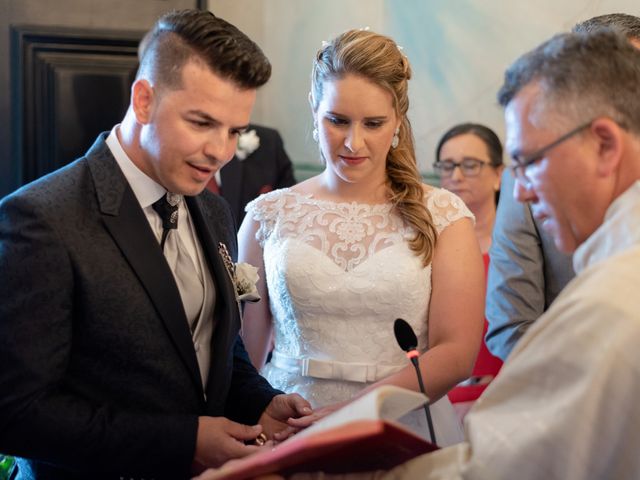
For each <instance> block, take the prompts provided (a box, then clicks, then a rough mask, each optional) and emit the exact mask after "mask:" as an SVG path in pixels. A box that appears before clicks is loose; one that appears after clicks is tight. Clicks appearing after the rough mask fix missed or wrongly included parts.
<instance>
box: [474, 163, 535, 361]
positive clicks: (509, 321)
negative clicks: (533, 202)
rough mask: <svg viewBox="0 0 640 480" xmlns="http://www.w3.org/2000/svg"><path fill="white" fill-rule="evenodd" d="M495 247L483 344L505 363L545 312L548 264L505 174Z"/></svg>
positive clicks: (525, 209) (525, 210)
mask: <svg viewBox="0 0 640 480" xmlns="http://www.w3.org/2000/svg"><path fill="white" fill-rule="evenodd" d="M502 186H503V187H502V190H503V192H505V195H502V196H501V198H500V202H499V205H498V211H497V216H496V223H495V226H494V230H493V241H492V243H491V249H490V250H489V257H490V259H491V261H490V263H489V274H488V283H487V305H486V311H485V314H486V317H487V321H488V323H489V327H488V330H487V335H486V338H485V341H486V343H487V346H488V348H489V350H491V353H493V354H494V355H496V356H498V357H500V358H501V359H502V360H506V358H507V356H508V355H509V353H510V352H511V350H512V349H513V347H514V346H515V344H516V342H517V341H518V340H519V339H520V337H521V336H522V335H523V334H524V333H525V332H526V330H527V329H528V328H529V326H530V325H531V324H532V323H533V322H534V321H535V320H536V319H537V318H538V317H539V316H540V315H542V313H543V312H544V310H545V277H544V258H543V252H542V247H541V242H540V237H539V234H538V230H537V228H536V226H535V223H534V221H533V218H532V216H531V210H530V209H529V206H528V205H526V204H523V203H519V202H517V201H516V200H515V199H514V198H513V195H512V194H511V192H512V190H513V177H512V175H511V174H510V172H508V171H506V172H505V173H504V174H503V179H502Z"/></svg>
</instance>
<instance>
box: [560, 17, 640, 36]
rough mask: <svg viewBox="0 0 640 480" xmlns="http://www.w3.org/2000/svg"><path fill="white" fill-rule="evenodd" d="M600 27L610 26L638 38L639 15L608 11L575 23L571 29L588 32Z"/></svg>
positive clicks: (639, 31) (622, 33)
mask: <svg viewBox="0 0 640 480" xmlns="http://www.w3.org/2000/svg"><path fill="white" fill-rule="evenodd" d="M601 28H611V29H613V30H616V31H617V32H618V33H620V34H621V35H624V36H625V37H627V38H635V39H638V40H640V17H635V16H633V15H628V14H626V13H608V14H606V15H599V16H597V17H593V18H590V19H588V20H585V21H584V22H580V23H576V24H575V26H574V27H573V29H572V30H571V31H573V32H576V33H590V32H594V31H596V30H599V29H601Z"/></svg>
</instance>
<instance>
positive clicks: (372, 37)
mask: <svg viewBox="0 0 640 480" xmlns="http://www.w3.org/2000/svg"><path fill="white" fill-rule="evenodd" d="M347 74H351V75H357V76H359V77H362V78H364V79H366V80H368V81H370V82H372V83H374V84H376V85H378V86H379V87H381V88H382V89H384V90H386V91H388V92H389V93H390V94H391V96H392V98H393V107H394V109H395V112H396V115H397V117H398V118H399V119H401V122H400V130H399V132H398V139H399V142H398V146H397V147H396V148H391V149H390V150H389V152H388V153H387V162H386V173H387V186H388V187H389V190H390V194H389V200H390V201H391V202H392V203H393V204H394V206H395V207H396V209H397V210H398V212H399V213H400V216H401V217H402V219H403V220H404V221H405V222H406V223H407V224H409V225H410V226H411V227H412V228H413V229H414V230H415V232H416V236H415V237H414V238H413V239H412V240H411V241H410V247H411V250H413V251H414V252H415V254H416V255H418V256H421V257H422V259H423V263H424V265H425V266H426V265H428V264H429V263H431V260H432V258H433V251H434V248H435V244H436V238H437V231H436V228H435V226H434V224H433V219H432V217H431V213H430V212H429V210H428V209H427V207H426V205H425V203H424V199H423V196H424V191H423V189H422V177H421V175H420V172H419V171H418V165H417V162H416V153H415V148H414V145H413V133H412V130H411V124H410V123H409V119H408V118H407V110H408V109H409V96H408V86H409V85H408V81H409V79H410V78H411V66H410V65H409V60H408V59H407V57H405V56H404V55H403V54H402V52H401V51H400V49H399V48H398V45H396V43H395V42H394V41H393V40H392V39H391V38H389V37H386V36H384V35H380V34H377V33H374V32H371V31H368V30H349V31H347V32H345V33H343V34H341V35H339V36H337V37H336V38H334V39H333V40H332V41H330V42H329V43H327V44H324V45H323V47H322V48H321V49H320V50H319V51H318V53H317V54H316V58H315V59H314V62H313V70H312V72H311V105H312V108H313V110H314V112H315V111H317V109H318V105H319V104H320V101H321V100H322V96H323V88H324V85H325V83H326V82H329V81H332V80H339V79H342V78H344V77H345V76H346V75H347Z"/></svg>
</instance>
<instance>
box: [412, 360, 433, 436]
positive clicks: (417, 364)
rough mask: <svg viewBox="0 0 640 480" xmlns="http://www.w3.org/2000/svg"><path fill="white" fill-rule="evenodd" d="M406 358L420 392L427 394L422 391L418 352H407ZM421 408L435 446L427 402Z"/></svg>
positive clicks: (422, 384)
mask: <svg viewBox="0 0 640 480" xmlns="http://www.w3.org/2000/svg"><path fill="white" fill-rule="evenodd" d="M407 357H409V360H411V363H412V364H413V366H414V368H415V369H416V376H417V377H418V385H420V391H421V392H422V393H424V394H425V395H426V394H427V392H425V390H424V383H423V382H422V374H421V373H420V364H419V363H418V351H417V350H412V351H410V352H407ZM422 408H424V413H425V414H426V416H427V425H428V426H429V435H430V436H431V443H433V444H434V445H437V443H436V432H435V431H434V429H433V421H432V420H431V410H430V409H429V405H428V402H427V403H423V404H422Z"/></svg>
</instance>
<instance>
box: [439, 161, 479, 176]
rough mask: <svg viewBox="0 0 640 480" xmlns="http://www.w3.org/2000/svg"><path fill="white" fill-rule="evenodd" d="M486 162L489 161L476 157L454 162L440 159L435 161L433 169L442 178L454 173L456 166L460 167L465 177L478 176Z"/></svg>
mask: <svg viewBox="0 0 640 480" xmlns="http://www.w3.org/2000/svg"><path fill="white" fill-rule="evenodd" d="M486 163H487V162H483V161H482V160H478V159H476V158H465V159H463V160H462V161H461V162H454V161H453V160H444V161H439V160H438V161H437V162H433V169H434V171H435V172H436V173H437V174H438V175H439V176H441V177H442V178H448V177H450V176H451V175H453V171H454V170H455V169H456V168H460V171H461V172H462V175H464V176H465V177H477V176H478V175H479V174H480V171H481V170H482V167H483V166H484V165H486Z"/></svg>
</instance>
